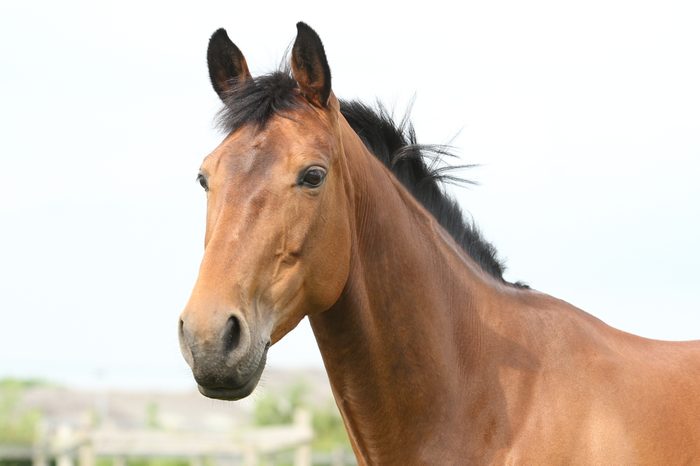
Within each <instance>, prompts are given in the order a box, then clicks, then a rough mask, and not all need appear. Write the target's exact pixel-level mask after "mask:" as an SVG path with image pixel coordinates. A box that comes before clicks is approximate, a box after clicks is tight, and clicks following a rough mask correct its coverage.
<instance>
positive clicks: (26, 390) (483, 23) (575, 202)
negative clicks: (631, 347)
mask: <svg viewBox="0 0 700 466" xmlns="http://www.w3.org/2000/svg"><path fill="white" fill-rule="evenodd" d="M299 20H303V21H306V22H307V23H308V24H310V25H311V26H312V27H313V28H314V29H316V31H317V32H318V33H319V35H320V36H321V38H322V39H323V41H324V45H325V48H326V53H327V56H328V60H329V62H330V66H331V70H332V74H333V88H334V91H335V93H336V95H338V96H339V97H342V98H346V99H349V98H359V99H362V100H363V101H366V102H370V103H371V102H374V101H375V100H377V99H378V100H380V101H382V102H383V103H384V104H385V105H387V106H388V107H389V108H390V109H394V111H395V114H396V115H397V117H401V116H402V115H403V113H404V112H405V111H406V109H407V108H408V107H409V104H410V102H411V101H412V99H414V98H415V103H414V105H413V109H412V119H413V122H414V124H415V126H416V130H417V133H418V139H419V142H424V143H449V144H452V145H453V146H454V147H455V148H456V150H457V152H458V154H459V156H460V159H461V160H459V161H455V162H463V163H476V164H479V167H478V168H474V169H470V170H469V171H467V172H463V173H461V174H462V175H464V176H466V177H467V178H470V179H472V180H474V181H477V182H478V183H479V185H478V186H476V187H471V188H469V189H460V188H449V189H450V191H451V193H452V194H453V195H454V196H455V197H457V199H458V200H459V202H460V204H461V205H462V206H463V208H464V209H465V211H466V212H467V213H468V215H470V216H471V217H472V218H473V219H474V220H475V222H476V223H477V224H478V225H479V226H480V228H481V229H482V230H483V232H484V234H485V236H486V238H487V239H489V240H490V241H492V242H493V243H494V244H495V246H496V247H497V249H498V251H499V254H500V256H501V257H502V258H504V259H505V261H506V263H507V265H508V272H507V277H508V278H509V279H511V280H522V281H525V282H527V283H529V284H530V285H531V286H532V287H533V288H536V289H538V290H541V291H544V292H547V293H549V294H552V295H554V296H557V297H560V298H562V299H565V300H567V301H569V302H571V303H573V304H575V305H577V306H579V307H581V308H583V309H585V310H586V311H588V312H590V313H592V314H594V315H595V316H597V317H599V318H601V319H603V320H604V321H606V322H608V323H609V324H611V325H613V326H616V327H618V328H621V329H623V330H625V331H629V332H632V333H637V334H640V335H643V336H646V337H651V338H661V339H673V340H680V339H695V338H699V337H700V325H698V324H699V323H700V287H698V286H697V281H698V279H700V271H699V270H698V267H697V264H698V263H700V248H699V247H698V245H697V241H698V238H700V202H698V201H699V200H700V183H698V177H699V175H700V86H698V84H697V83H698V82H700V61H698V57H700V28H698V27H697V25H698V24H699V23H700V5H698V3H697V2H694V1H679V0H670V1H669V0H667V1H661V0H658V1H623V0H606V1H596V0H594V1H589V2H578V3H571V2H564V3H562V2H556V1H553V0H552V1H547V0H535V1H531V2H516V1H505V0H497V1H492V2H487V3H485V2H475V1H466V2H461V3H459V6H457V4H455V3H454V2H444V1H433V2H424V3H419V4H416V5H408V4H405V3H399V2H396V3H388V2H386V3H380V2H366V1H355V2H351V3H348V4H342V3H337V4H329V3H328V2H311V1H309V2H285V3H280V4H278V5H276V4H275V5H273V4H270V3H241V2H233V1H202V2H196V4H195V3H194V2H178V1H168V2H165V1H152V2H135V1H120V2H87V1H78V0H67V1H61V2H50V1H36V0H29V1H21V2H20V1H14V0H8V1H3V2H1V3H0V57H1V59H0V63H1V65H0V66H1V68H0V70H1V73H0V131H1V133H0V218H1V219H2V220H1V221H2V223H1V225H2V228H1V230H0V456H2V452H3V451H4V452H5V456H4V458H5V459H4V460H2V459H0V463H2V464H3V465H6V464H28V463H27V462H28V461H34V462H35V464H38V465H41V464H42V461H44V462H56V463H61V462H62V463H61V464H60V466H67V465H68V464H69V462H71V461H72V462H76V461H82V462H83V463H86V464H88V465H89V464H90V461H92V462H95V461H97V462H105V461H111V462H115V464H117V466H120V465H121V466H124V464H125V463H128V464H129V465H130V466H131V465H134V464H139V465H140V464H142V463H148V464H165V463H167V465H166V466H168V465H170V463H173V462H175V463H177V462H180V463H183V464H199V463H209V462H219V463H226V462H227V461H228V462H230V463H231V464H237V462H238V463H240V462H244V463H245V462H247V463H248V464H257V463H260V464H264V463H267V464H292V463H295V464H306V462H308V461H314V462H315V463H317V464H324V463H325V464H344V463H347V464H349V463H350V461H351V460H350V459H349V458H348V456H351V455H349V450H348V448H349V447H348V446H347V440H346V438H345V434H344V431H343V429H342V425H341V422H340V420H339V418H338V415H337V411H336V409H335V406H334V404H333V401H332V397H331V395H330V391H329V388H328V382H327V380H326V377H325V373H324V371H323V368H322V362H321V359H320V356H319V354H318V350H317V348H316V344H315V341H314V339H313V335H312V334H311V331H310V329H309V327H308V324H307V323H306V322H305V321H304V322H303V323H302V324H301V325H300V326H299V327H298V328H297V329H295V330H294V331H293V332H292V333H291V334H289V335H288V336H287V337H285V339H284V340H282V341H281V342H280V343H279V344H277V345H276V346H275V347H273V348H272V349H271V350H270V352H269V359H268V360H269V363H268V364H269V367H268V370H267V371H266V374H265V375H264V379H263V381H262V383H261V387H260V389H259V390H258V391H256V393H255V394H254V395H253V396H252V397H251V398H250V399H247V400H244V401H242V402H237V403H224V402H216V401H213V400H208V399H204V398H203V397H201V396H199V395H198V394H197V393H196V390H195V388H194V382H193V380H192V377H191V374H190V373H189V371H188V368H187V366H186V364H185V363H184V361H183V360H182V358H181V356H180V352H179V348H178V344H177V335H176V321H177V317H178V315H179V312H180V310H181V309H182V307H183V306H184V304H185V302H186V300H187V298H188V295H189V292H190V290H191V287H192V285H193V284H194V280H195V277H196V273H197V268H198V263H199V260H200V257H201V253H202V243H203V231H204V211H205V198H204V194H203V193H202V192H201V188H200V187H199V185H198V184H197V183H196V182H195V177H196V174H197V169H198V167H199V164H200V161H201V160H202V158H203V157H204V156H205V155H206V154H207V153H208V152H209V151H211V150H212V149H213V148H214V147H215V146H216V145H217V144H218V142H219V141H220V140H221V138H222V135H221V134H219V133H218V132H217V131H216V129H215V128H214V124H213V123H214V115H215V113H216V111H217V110H218V109H219V106H220V102H219V100H218V98H217V96H216V94H215V93H214V92H213V90H212V89H211V86H210V83H209V78H208V74H207V68H206V59H205V54H206V47H207V42H208V38H209V36H210V35H211V33H212V32H213V31H214V30H216V29H217V28H218V27H225V28H226V29H227V30H228V32H229V35H230V37H231V38H232V39H233V41H234V42H236V44H237V45H238V46H239V47H240V48H241V50H242V51H243V53H244V54H245V55H246V57H247V60H248V64H249V66H250V68H251V70H252V72H253V74H259V73H263V72H267V71H270V70H272V69H275V68H276V67H277V66H278V64H279V63H280V61H281V60H282V59H283V57H284V53H285V51H286V50H287V48H288V46H289V45H290V44H291V43H292V41H293V40H294V37H295V33H296V29H295V23H296V22H297V21H299ZM266 426H267V427H266ZM269 426H286V427H288V428H289V429H291V430H289V431H285V430H281V431H280V430H274V429H276V427H269ZM280 428H281V427H280ZM86 429H88V430H86ZM89 429H93V431H94V432H98V431H99V432H104V431H106V430H107V431H110V432H112V433H113V435H112V437H109V436H107V437H106V438H107V440H104V438H103V437H99V438H102V439H103V440H104V442H103V443H102V444H100V443H99V442H100V441H101V440H99V438H98V437H95V439H97V440H94V442H93V443H92V447H93V451H92V452H90V450H89V449H88V450H86V448H87V447H86V445H88V443H86V442H85V438H86V437H85V436H86V435H88V434H87V433H86V432H92V431H90V430H89ZM109 429H111V430H109ZM259 429H263V430H259ZM265 429H268V430H267V431H266V430H265ZM270 429H272V430H270ZM114 432H117V433H121V434H115V433H114ZM124 432H126V433H124ZM129 432H132V433H133V432H138V433H139V434H138V438H140V439H142V442H145V443H146V444H150V445H151V446H153V449H155V450H158V448H160V449H161V450H162V452H163V453H168V451H169V452H170V453H169V454H163V455H162V456H158V455H157V454H155V453H153V452H152V451H151V452H150V453H149V450H148V448H146V446H147V445H146V446H143V445H142V447H141V450H138V449H137V450H138V451H139V452H140V454H139V455H133V456H128V455H127V454H126V453H124V452H125V450H124V449H123V448H122V447H121V446H120V445H122V446H123V445H131V446H132V447H133V445H134V442H135V440H134V439H133V438H131V437H128V433H129ZM148 432H150V433H148ZM192 432H200V433H201V432H208V433H210V434H209V437H208V438H210V439H216V438H219V437H217V435H219V436H223V438H224V439H229V440H230V442H229V444H227V445H228V446H222V445H221V444H219V443H216V442H214V443H213V444H211V445H209V444H206V442H205V441H204V440H201V439H199V437H192V438H190V437H176V438H175V440H173V438H172V437H158V435H161V434H162V435H166V434H167V435H171V434H172V435H175V434H178V433H179V434H178V435H183V436H184V435H186V434H187V433H192ZM260 432H262V433H260ZM275 432H276V433H275ZM309 432H313V434H309ZM147 433H148V434H147ZM122 434H123V435H126V436H127V437H124V438H121V437H119V436H118V435H122ZM258 434H259V435H258ZM149 435H151V436H153V435H155V437H149ZM187 435H189V434H187ZM193 435H194V434H193ZM246 435H248V436H249V437H245V436H246ZM275 436H277V437H275ZM109 438H112V441H113V442H117V443H116V444H109V441H110V440H109ZM120 438H121V440H119V441H121V442H122V443H121V444H119V443H118V441H116V440H114V439H120ZM266 438H267V439H273V438H280V439H282V440H284V439H286V443H285V442H283V441H280V442H277V443H278V444H279V445H281V447H280V448H279V449H278V448H277V447H276V446H273V447H270V446H269V445H268V446H265V445H266V444H265V442H266V440H265V439H266ZM130 439H131V440H130ZM143 439H147V440H143ZM198 439H199V440H198ZM261 439H262V440H261ZM32 442H39V444H41V445H49V444H50V445H52V446H51V448H53V450H52V451H53V452H54V453H55V455H54V456H51V457H50V458H49V457H47V458H43V457H42V456H41V455H39V456H37V451H43V450H40V449H39V450H37V449H36V448H34V449H32V448H31V445H32ZM42 442H43V443H42ZM105 442H106V443H105ZM222 442H223V443H226V442H225V441H222ZM205 444H206V445H205ZM3 445H4V447H3ZM115 445H116V446H115ZM192 445H194V446H192ZM197 445H199V446H197ZM203 445H204V446H203ZM207 445H208V446H207ZM241 445H244V446H245V445H248V446H249V447H250V446H251V445H253V446H254V449H253V450H254V451H251V450H250V448H248V450H245V449H241V448H242V447H240V446H241ZM205 447H207V448H209V447H211V448H210V449H209V450H207V449H206V448H205ZM3 448H5V450H3ZM47 448H48V447H47ZM99 448H102V450H100V451H102V452H103V453H100V454H98V453H99V451H98V450H99ZM110 448H111V450H110ZM120 448H122V449H121V450H120ZM124 448H126V447H124ZM178 448H179V449H178ZM188 448H189V449H188ZM197 448H199V450H198V449H197ZM251 448H252V447H251ZM168 449H169V450H168ZM161 450H158V451H161ZM166 450H167V451H166ZM278 450H279V452H278ZM47 451H48V450H47ZM105 451H106V452H107V453H104V452H105ZM13 452H14V453H13ZM27 452H29V453H27ZM280 452H281V453H280ZM30 453H31V455H30V456H29V457H28V458H31V459H28V458H27V457H26V456H27V455H29V454H30ZM61 453H63V456H61ZM176 453H177V454H176ZM22 455H25V456H24V457H23V456H22ZM22 458H24V459H22ZM139 462H140V463H139Z"/></svg>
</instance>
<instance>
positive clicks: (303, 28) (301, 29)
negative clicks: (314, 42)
mask: <svg viewBox="0 0 700 466" xmlns="http://www.w3.org/2000/svg"><path fill="white" fill-rule="evenodd" d="M309 33H311V34H313V35H314V36H316V37H318V34H316V31H314V30H313V29H312V28H311V26H309V25H308V24H306V23H305V22H303V21H299V22H298V23H297V34H309Z"/></svg>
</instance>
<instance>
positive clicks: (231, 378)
mask: <svg viewBox="0 0 700 466" xmlns="http://www.w3.org/2000/svg"><path fill="white" fill-rule="evenodd" d="M217 320H218V321H219V322H221V320H222V319H216V318H209V319H202V321H203V322H204V324H203V325H198V322H197V320H196V319H194V318H188V317H187V315H186V313H183V316H182V317H181V319H180V332H179V338H180V350H181V351H182V355H183V356H184V358H185V361H187V363H188V364H189V366H190V368H191V369H192V375H193V376H194V379H195V381H196V382H197V386H198V388H199V391H200V393H201V394H202V395H204V396H206V397H209V398H216V399H220V400H239V399H241V398H245V397H246V396H248V395H250V394H251V393H252V391H253V390H254V389H255V387H256V386H257V384H258V381H259V380H260V376H261V375H262V372H263V369H264V368H265V362H266V360H267V350H268V348H269V347H270V341H269V337H268V338H267V339H263V338H260V337H259V336H258V337H253V335H252V332H251V331H250V328H249V326H248V325H247V324H246V322H245V320H244V319H242V318H241V317H239V316H238V315H235V314H232V315H230V316H229V317H228V319H226V320H225V322H223V323H222V324H223V325H216V321H217Z"/></svg>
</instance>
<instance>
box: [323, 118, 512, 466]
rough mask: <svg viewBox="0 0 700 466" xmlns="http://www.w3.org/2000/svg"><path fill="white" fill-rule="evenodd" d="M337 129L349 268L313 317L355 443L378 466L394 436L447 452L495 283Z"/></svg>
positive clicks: (391, 450) (393, 450) (348, 134)
mask: <svg viewBox="0 0 700 466" xmlns="http://www.w3.org/2000/svg"><path fill="white" fill-rule="evenodd" d="M342 128H343V133H344V136H343V146H344V150H345V155H346V157H345V160H346V162H347V167H346V171H347V175H348V177H349V180H346V181H348V182H349V183H351V189H350V190H349V194H350V196H351V205H353V209H354V214H355V215H354V225H353V227H352V228H353V230H354V231H353V235H354V238H353V249H352V258H351V270H350V274H349V277H348V281H347V284H346V287H345V290H344V292H343V294H342V296H341V298H340V299H339V301H338V302H337V303H336V304H335V305H334V306H333V307H332V308H331V309H329V310H328V311H326V312H323V313H320V314H317V315H315V316H312V317H311V318H310V320H311V325H312V328H313V331H314V334H315V336H316V340H317V342H318V345H319V348H320V351H321V354H322V356H323V359H324V363H325V366H326V369H327V372H328V375H329V378H330V381H331V386H332V388H333V391H334V395H335V398H336V401H337V403H338V406H339V408H340V411H341V413H342V415H343V418H344V421H345V423H346V426H347V427H348V431H349V435H350V438H351V441H352V443H353V447H354V448H355V450H356V452H357V453H358V454H359V457H360V458H365V459H368V458H371V459H372V461H371V462H375V461H376V460H380V459H381V456H382V454H383V452H389V453H387V454H391V455H392V457H393V459H396V445H395V443H394V442H396V439H401V441H402V442H404V444H406V445H421V448H422V449H423V450H424V451H428V450H430V448H429V447H430V442H433V441H434V442H436V445H435V447H440V445H438V444H437V443H438V442H445V438H444V436H443V437H442V438H440V436H441V434H440V433H439V432H438V431H437V430H436V429H435V425H436V423H438V422H440V423H441V424H443V425H449V424H450V421H452V420H454V421H456V422H457V421H458V422H459V423H460V424H462V423H463V422H462V421H463V419H462V416H463V414H464V412H463V411H464V410H463V409H455V407H458V406H464V403H465V402H466V401H467V400H468V397H465V388H466V385H465V379H466V378H468V377H469V374H470V373H471V372H472V366H473V364H475V363H476V360H477V359H478V358H479V347H480V324H479V320H480V317H479V316H480V315H482V314H483V313H484V312H488V309H487V308H488V307H489V306H491V305H492V304H493V302H494V297H495V296H497V294H498V293H497V289H498V287H499V285H498V283H496V280H495V279H491V278H490V277H488V276H486V274H485V273H484V272H482V271H481V269H480V268H479V267H478V266H477V265H476V264H475V263H474V261H472V259H471V258H469V257H468V256H467V255H466V254H465V253H464V252H463V251H462V250H461V249H460V248H459V247H458V246H457V245H456V243H455V242H454V241H452V239H451V238H450V237H449V236H448V235H447V234H446V233H445V232H444V230H443V229H442V228H441V227H440V226H439V225H438V224H437V222H436V221H435V219H434V218H433V217H432V216H431V215H430V214H429V213H428V212H427V211H425V210H424V209H423V208H422V207H421V206H420V205H419V204H418V202H416V200H415V199H414V198H413V197H412V196H411V195H410V194H409V193H408V192H407V191H406V190H405V189H404V188H403V187H402V186H401V185H400V183H399V182H398V181H397V180H396V179H395V178H394V177H393V176H391V175H390V174H389V172H388V171H387V170H386V169H385V168H384V167H383V165H382V164H381V163H380V162H379V161H378V160H377V159H376V158H375V157H374V156H372V155H371V154H370V153H369V152H368V151H367V149H366V148H365V146H364V145H363V144H362V142H361V141H360V140H359V138H358V137H357V136H356V135H355V134H354V132H352V131H351V130H350V128H349V127H348V126H346V125H345V126H343V127H342ZM436 400H441V402H440V403H436ZM464 407H465V409H466V406H464ZM456 417H459V418H460V419H455V418H456ZM463 440H464V438H463V437H462V439H461V441H463ZM443 446H444V445H443ZM413 454H415V452H413ZM385 459H386V457H385ZM414 460H415V457H414ZM367 461H369V460H367Z"/></svg>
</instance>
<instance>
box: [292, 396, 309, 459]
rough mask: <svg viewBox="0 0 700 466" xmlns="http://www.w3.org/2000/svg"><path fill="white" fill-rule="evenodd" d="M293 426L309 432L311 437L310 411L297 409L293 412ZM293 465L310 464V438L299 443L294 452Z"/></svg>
mask: <svg viewBox="0 0 700 466" xmlns="http://www.w3.org/2000/svg"><path fill="white" fill-rule="evenodd" d="M294 426H295V427H297V428H298V429H299V430H301V431H303V432H309V433H310V434H311V437H313V430H312V427H311V413H309V411H307V410H305V409H299V410H297V411H296V412H295V413H294ZM294 466H311V439H309V440H308V441H307V442H305V443H303V444H301V445H299V446H298V447H297V449H296V451H295V452H294Z"/></svg>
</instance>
